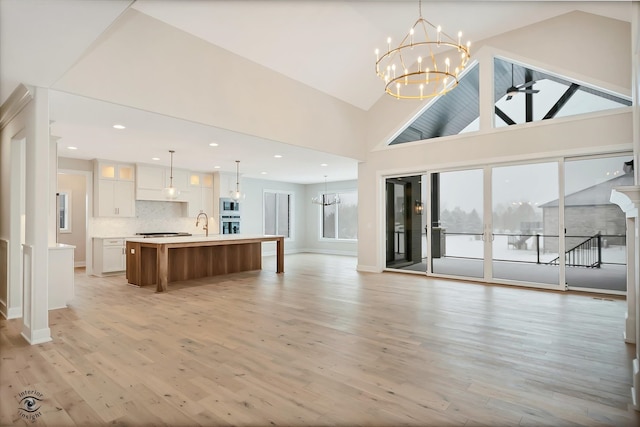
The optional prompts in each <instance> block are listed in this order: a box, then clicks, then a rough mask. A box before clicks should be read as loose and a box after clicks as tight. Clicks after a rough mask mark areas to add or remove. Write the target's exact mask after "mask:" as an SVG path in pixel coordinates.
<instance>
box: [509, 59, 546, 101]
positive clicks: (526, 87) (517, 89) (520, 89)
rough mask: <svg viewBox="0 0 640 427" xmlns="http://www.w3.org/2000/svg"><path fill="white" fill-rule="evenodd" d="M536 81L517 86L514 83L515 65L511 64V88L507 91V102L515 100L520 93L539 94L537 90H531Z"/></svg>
mask: <svg viewBox="0 0 640 427" xmlns="http://www.w3.org/2000/svg"><path fill="white" fill-rule="evenodd" d="M534 83H535V81H530V82H524V83H522V84H521V85H518V86H515V85H514V83H513V64H511V87H510V88H509V89H507V101H508V100H510V99H511V98H513V97H514V96H515V95H516V94H518V93H538V92H540V91H539V90H537V89H531V86H533V84H534Z"/></svg>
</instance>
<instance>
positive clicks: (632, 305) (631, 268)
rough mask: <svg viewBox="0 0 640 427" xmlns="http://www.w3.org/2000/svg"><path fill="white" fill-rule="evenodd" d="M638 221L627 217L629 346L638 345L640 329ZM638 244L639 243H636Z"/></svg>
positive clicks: (626, 323)
mask: <svg viewBox="0 0 640 427" xmlns="http://www.w3.org/2000/svg"><path fill="white" fill-rule="evenodd" d="M635 223H636V221H635V220H634V219H633V218H631V217H627V315H626V318H625V331H624V341H625V342H626V343H628V344H636V343H637V342H638V341H637V338H636V336H637V333H638V328H637V327H636V324H637V316H638V311H637V309H636V306H637V305H638V304H637V294H636V286H635V283H636V270H637V269H636V256H637V255H636V253H637V252H638V246H637V245H636V244H634V242H635V235H636V226H635ZM635 243H637V242H635Z"/></svg>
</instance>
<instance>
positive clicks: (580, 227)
mask: <svg viewBox="0 0 640 427" xmlns="http://www.w3.org/2000/svg"><path fill="white" fill-rule="evenodd" d="M625 185H633V173H625V174H622V175H619V176H616V177H615V178H612V179H610V180H608V181H604V182H601V183H599V184H596V185H593V186H591V187H587V188H585V189H582V190H580V191H576V192H575V193H572V194H569V195H567V196H566V197H565V199H564V206H565V209H564V222H565V226H566V228H567V232H566V235H567V236H568V237H567V241H566V245H565V247H566V249H567V250H568V249H571V248H572V247H574V246H576V245H578V244H580V243H581V242H583V241H585V240H587V239H588V238H589V237H591V236H594V235H595V234H597V233H600V234H602V235H603V240H602V244H603V246H607V245H624V244H625V233H626V224H625V215H624V212H622V211H621V210H620V207H619V206H618V205H614V204H612V203H611V202H610V201H609V198H610V197H611V190H612V189H613V188H615V187H621V186H625ZM558 204H559V199H556V200H552V201H550V202H548V203H545V204H543V205H541V206H540V207H541V208H542V217H543V234H548V235H557V234H558V218H559V215H558ZM571 236H579V237H571ZM544 249H545V251H546V252H557V251H558V240H557V239H547V241H546V242H545V248H544Z"/></svg>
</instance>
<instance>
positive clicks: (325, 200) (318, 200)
mask: <svg viewBox="0 0 640 427" xmlns="http://www.w3.org/2000/svg"><path fill="white" fill-rule="evenodd" d="M311 203H313V204H316V205H322V206H331V205H337V204H338V203H340V197H338V195H337V194H336V195H335V197H334V198H333V199H329V196H328V191H327V175H325V176H324V193H323V194H322V197H314V198H312V199H311Z"/></svg>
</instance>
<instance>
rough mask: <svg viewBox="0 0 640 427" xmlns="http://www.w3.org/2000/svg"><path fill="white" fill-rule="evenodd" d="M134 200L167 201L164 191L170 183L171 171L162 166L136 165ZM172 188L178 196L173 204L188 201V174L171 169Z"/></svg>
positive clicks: (184, 171) (180, 170)
mask: <svg viewBox="0 0 640 427" xmlns="http://www.w3.org/2000/svg"><path fill="white" fill-rule="evenodd" d="M136 174H137V175H136V200H154V201H167V198H166V197H165V196H164V189H165V187H168V186H169V184H170V183H171V170H170V169H169V168H165V167H162V166H152V165H143V164H138V165H136ZM173 186H174V187H175V188H176V189H178V191H179V192H180V194H179V195H178V198H177V199H173V201H175V202H188V201H189V196H190V194H189V191H190V186H189V172H188V171H186V170H182V169H175V168H174V169H173Z"/></svg>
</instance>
